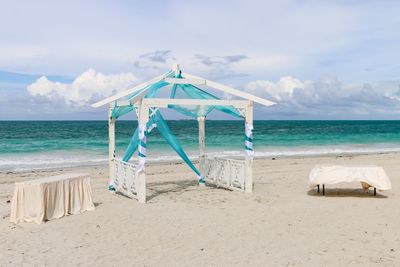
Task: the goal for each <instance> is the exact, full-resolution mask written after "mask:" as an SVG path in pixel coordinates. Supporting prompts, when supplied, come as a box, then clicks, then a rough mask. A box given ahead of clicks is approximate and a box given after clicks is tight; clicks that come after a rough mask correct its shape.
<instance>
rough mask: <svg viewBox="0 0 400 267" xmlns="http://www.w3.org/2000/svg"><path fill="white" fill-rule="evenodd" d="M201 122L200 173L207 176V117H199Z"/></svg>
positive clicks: (198, 119)
mask: <svg viewBox="0 0 400 267" xmlns="http://www.w3.org/2000/svg"><path fill="white" fill-rule="evenodd" d="M197 121H198V122H199V152H200V153H199V166H200V174H201V176H202V177H203V178H205V164H206V142H205V140H206V135H205V128H206V127H205V117H198V118H197ZM199 185H203V186H204V185H205V184H204V183H199Z"/></svg>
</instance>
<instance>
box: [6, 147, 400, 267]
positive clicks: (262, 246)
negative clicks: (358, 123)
mask: <svg viewBox="0 0 400 267" xmlns="http://www.w3.org/2000/svg"><path fill="white" fill-rule="evenodd" d="M317 163H331V164H376V165H380V166H383V167H384V169H385V170H386V172H387V174H388V176H389V177H390V178H391V181H392V186H393V190H391V191H388V192H384V193H381V192H378V195H377V196H376V197H374V196H373V193H372V191H371V192H370V193H369V194H368V193H364V192H363V191H362V189H361V186H360V184H359V183H354V184H353V183H351V184H340V185H338V186H330V187H327V190H326V194H327V195H326V196H322V195H318V194H316V192H315V190H310V189H309V188H308V186H307V180H308V175H309V172H310V170H311V169H312V167H313V166H314V165H315V164H317ZM399 163H400V154H377V155H358V156H342V157H335V156H330V157H309V158H286V159H283V158H282V159H281V158H277V159H276V160H272V159H260V160H255V162H254V182H255V187H254V193H252V194H245V193H240V192H231V191H228V190H224V189H219V188H214V187H199V186H197V185H196V179H195V176H194V175H193V173H192V172H191V170H190V169H189V168H188V167H187V166H185V165H183V164H177V163H169V164H158V165H151V166H149V167H148V168H147V176H146V177H147V182H148V191H147V194H148V198H147V200H148V203H147V204H139V203H138V202H137V201H136V200H131V199H128V198H126V197H124V196H121V195H116V194H112V193H109V192H108V191H107V187H106V183H107V167H106V166H99V167H85V168H73V169H55V170H42V171H30V172H22V173H0V216H1V217H0V233H1V234H0V266H22V265H24V266H25V265H26V266H33V265H37V266H44V265H49V266H59V265H64V266H75V265H76V266H233V265H237V266H400V199H399V198H400V174H399V173H400V164H399ZM82 171H83V172H88V173H90V174H91V175H92V188H93V194H94V201H95V203H96V210H95V211H92V212H86V213H84V214H81V215H73V216H67V217H64V218H62V219H58V220H54V221H50V222H47V223H44V224H41V225H37V224H34V223H22V224H18V225H14V224H12V223H10V222H9V215H10V207H11V204H10V203H7V202H8V201H9V200H11V198H12V193H13V188H14V184H13V183H14V182H16V181H22V180H26V179H31V178H35V177H43V176H49V175H54V174H59V173H64V172H82Z"/></svg>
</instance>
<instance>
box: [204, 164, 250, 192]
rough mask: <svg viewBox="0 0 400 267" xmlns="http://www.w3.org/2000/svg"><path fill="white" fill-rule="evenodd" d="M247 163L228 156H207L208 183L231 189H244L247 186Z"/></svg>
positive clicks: (206, 171) (206, 174)
mask: <svg viewBox="0 0 400 267" xmlns="http://www.w3.org/2000/svg"><path fill="white" fill-rule="evenodd" d="M245 169H246V163H245V161H244V160H237V159H228V158H206V163H205V179H206V183H211V184H215V185H217V186H221V187H224V188H227V189H231V190H239V191H244V190H245V188H246V185H245V180H246V179H245V177H246V171H245Z"/></svg>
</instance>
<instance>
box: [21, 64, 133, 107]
mask: <svg viewBox="0 0 400 267" xmlns="http://www.w3.org/2000/svg"><path fill="white" fill-rule="evenodd" d="M135 81H137V78H136V76H135V75H134V74H132V73H120V74H110V75H105V74H103V73H101V72H96V71H95V70H94V69H88V70H87V71H85V72H83V73H82V74H81V75H79V76H78V77H77V78H76V79H75V80H74V81H73V82H72V83H60V82H54V81H50V80H48V79H47V78H46V77H45V76H42V77H41V78H39V79H37V80H36V81H35V82H34V83H32V84H31V85H29V86H28V87H27V91H28V93H29V94H31V95H32V96H41V97H46V98H48V99H50V100H62V101H64V102H65V104H66V105H69V106H83V105H86V104H88V103H90V102H92V101H94V100H96V99H99V98H102V97H107V96H109V95H112V94H113V93H115V92H117V91H120V90H123V89H125V88H126V87H128V86H129V85H132V83H134V82H135Z"/></svg>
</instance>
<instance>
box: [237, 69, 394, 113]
mask: <svg viewBox="0 0 400 267" xmlns="http://www.w3.org/2000/svg"><path fill="white" fill-rule="evenodd" d="M243 88H244V89H245V90H246V91H248V92H250V93H252V94H255V95H259V96H262V97H265V98H268V99H271V100H273V101H276V102H277V105H276V106H275V107H273V108H272V109H270V113H272V114H274V115H275V116H279V115H285V116H286V117H287V118H290V116H294V117H296V116H305V117H307V118H328V117H332V118H333V117H334V118H344V119H345V118H351V117H352V116H353V115H357V114H358V115H360V114H361V115H368V116H370V118H373V117H377V115H385V114H399V113H400V101H399V99H400V90H399V84H398V83H374V84H372V83H367V84H343V83H342V82H340V81H339V80H338V79H337V78H336V77H332V76H324V77H321V78H320V79H318V80H316V81H309V80H304V81H302V80H299V79H296V78H293V77H290V76H285V77H282V78H280V79H279V80H278V81H277V82H273V81H268V80H258V81H254V82H250V83H247V84H245V85H244V86H243Z"/></svg>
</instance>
